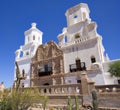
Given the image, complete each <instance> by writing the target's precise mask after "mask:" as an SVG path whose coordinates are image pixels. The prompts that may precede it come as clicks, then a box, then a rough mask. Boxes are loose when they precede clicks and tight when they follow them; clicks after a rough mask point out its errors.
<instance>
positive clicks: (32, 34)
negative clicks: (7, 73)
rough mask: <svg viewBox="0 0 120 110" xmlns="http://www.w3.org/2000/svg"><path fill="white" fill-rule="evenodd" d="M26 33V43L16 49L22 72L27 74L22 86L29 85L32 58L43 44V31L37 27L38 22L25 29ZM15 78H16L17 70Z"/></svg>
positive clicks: (17, 60) (16, 60)
mask: <svg viewBox="0 0 120 110" xmlns="http://www.w3.org/2000/svg"><path fill="white" fill-rule="evenodd" d="M24 35H25V43H24V45H22V46H20V49H18V50H16V52H15V54H16V58H15V62H17V63H18V66H19V68H20V73H21V74H22V72H24V73H25V74H26V75H27V77H26V79H25V80H22V81H21V84H20V86H24V87H29V86H30V63H31V58H32V57H33V56H34V55H35V53H36V50H37V47H38V46H39V45H41V44H42V35H43V33H42V32H41V31H40V30H39V29H37V27H36V23H32V24H31V28H30V29H28V30H27V31H25V33H24ZM15 68H16V67H15ZM14 80H16V70H15V74H14Z"/></svg>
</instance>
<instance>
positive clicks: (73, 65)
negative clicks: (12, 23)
mask: <svg viewBox="0 0 120 110" xmlns="http://www.w3.org/2000/svg"><path fill="white" fill-rule="evenodd" d="M89 13H90V10H89V8H88V5H87V4H85V3H80V4H78V5H76V6H73V7H72V8H70V9H68V10H67V11H66V13H65V16H66V20H67V27H64V28H63V30H62V33H61V34H59V35H58V36H57V38H58V40H59V44H56V45H57V46H58V48H59V49H60V50H62V52H63V59H64V60H63V61H64V62H63V63H64V73H65V74H66V73H69V72H74V71H82V70H87V75H88V77H90V78H91V79H92V80H93V81H94V82H95V84H96V85H106V84H118V80H117V78H113V77H111V76H110V74H109V73H108V72H107V71H108V65H109V63H112V62H114V61H116V60H114V61H111V60H109V58H108V55H105V49H104V46H103V44H102V36H101V35H99V34H98V33H97V24H96V22H94V21H92V20H91V19H90V16H89ZM24 34H25V44H24V45H22V46H20V48H19V49H18V50H16V52H15V54H16V58H15V62H17V63H18V65H19V68H20V72H21V74H22V72H23V71H24V72H25V73H26V75H27V77H26V79H25V80H22V81H21V86H22V85H24V87H30V80H31V79H30V78H31V77H30V76H31V59H32V58H33V57H34V55H35V54H36V51H37V48H38V47H39V46H40V45H43V44H42V35H43V33H42V32H41V31H40V30H39V29H37V27H36V23H32V25H31V28H30V29H29V30H27V31H25V33H24ZM98 68H99V71H91V70H92V69H94V70H95V69H98ZM15 69H16V67H15ZM14 80H16V70H15V73H14ZM78 82H79V80H77V77H76V76H70V77H66V78H65V83H66V84H68V83H78Z"/></svg>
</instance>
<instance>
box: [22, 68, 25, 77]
mask: <svg viewBox="0 0 120 110" xmlns="http://www.w3.org/2000/svg"><path fill="white" fill-rule="evenodd" d="M22 77H25V70H24V69H23V70H22Z"/></svg>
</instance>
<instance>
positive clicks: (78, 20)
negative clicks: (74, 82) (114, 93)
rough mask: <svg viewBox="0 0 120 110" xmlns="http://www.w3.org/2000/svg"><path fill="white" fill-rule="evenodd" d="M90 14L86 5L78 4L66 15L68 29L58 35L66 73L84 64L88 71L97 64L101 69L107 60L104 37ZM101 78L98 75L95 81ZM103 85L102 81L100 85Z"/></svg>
mask: <svg viewBox="0 0 120 110" xmlns="http://www.w3.org/2000/svg"><path fill="white" fill-rule="evenodd" d="M89 13H90V10H89V8H88V5H87V4H85V3H81V4H78V5H76V6H74V7H72V8H70V9H68V10H67V11H66V13H65V15H66V19H67V27H65V28H63V31H62V33H61V34H59V35H58V40H59V46H60V47H61V49H62V50H63V52H64V68H65V73H68V72H70V66H71V64H74V68H77V66H79V65H81V64H80V63H81V62H84V64H85V66H86V69H87V70H89V69H91V68H92V66H93V65H94V64H95V63H97V64H98V66H100V67H101V64H102V62H104V60H105V56H104V47H103V45H102V37H101V36H100V35H99V34H98V33H97V30H96V29H97V24H96V23H95V22H93V21H91V19H90V17H89ZM77 64H78V65H77ZM80 68H81V67H80ZM99 78H102V75H101V76H100V75H99V74H98V75H96V76H95V78H94V79H95V80H97V79H99ZM102 79H103V78H102ZM69 80H70V79H69ZM95 80H94V81H95ZM68 82H71V81H68ZM103 83H104V81H103V80H101V82H100V83H98V84H103Z"/></svg>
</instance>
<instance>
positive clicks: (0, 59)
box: [0, 0, 120, 87]
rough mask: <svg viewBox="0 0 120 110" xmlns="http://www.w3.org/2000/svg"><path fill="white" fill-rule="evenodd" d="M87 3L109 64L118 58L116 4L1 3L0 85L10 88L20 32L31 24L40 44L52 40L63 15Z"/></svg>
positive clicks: (73, 0)
mask: <svg viewBox="0 0 120 110" xmlns="http://www.w3.org/2000/svg"><path fill="white" fill-rule="evenodd" d="M82 2H83V3H87V4H88V6H89V9H90V17H91V19H92V21H95V22H97V25H98V29H97V31H98V33H99V34H100V35H102V37H103V45H104V47H105V50H106V53H108V55H109V57H110V59H111V60H113V59H119V58H120V49H119V48H120V46H119V43H120V21H119V20H120V0H1V1H0V39H1V40H0V41H1V43H0V82H2V81H3V82H4V84H5V86H6V87H11V86H12V84H13V76H14V59H15V51H16V50H17V49H19V47H20V46H21V45H23V44H24V31H26V30H27V29H29V28H30V27H31V23H32V22H36V23H37V27H38V28H39V29H40V30H41V31H42V32H43V43H45V42H47V41H50V40H54V41H56V42H58V40H57V35H58V34H60V33H61V32H62V29H63V27H66V18H65V12H66V10H67V9H68V8H70V7H72V6H74V5H77V4H78V3H82Z"/></svg>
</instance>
